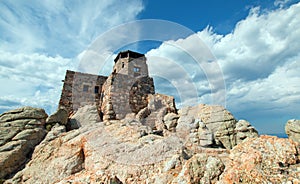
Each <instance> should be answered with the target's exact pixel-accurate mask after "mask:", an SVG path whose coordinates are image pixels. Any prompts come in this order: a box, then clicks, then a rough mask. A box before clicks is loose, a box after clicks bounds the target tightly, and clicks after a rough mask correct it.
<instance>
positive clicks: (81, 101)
mask: <svg viewBox="0 0 300 184" xmlns="http://www.w3.org/2000/svg"><path fill="white" fill-rule="evenodd" d="M114 62H115V64H114V67H113V71H112V73H111V74H110V75H109V76H108V77H107V76H99V75H91V74H85V73H80V72H74V71H69V70H67V73H66V76H65V80H64V81H63V82H64V86H63V90H62V94H61V99H60V102H59V106H60V107H64V108H66V109H67V110H68V111H69V112H73V111H76V110H77V109H78V108H79V107H82V106H84V105H87V104H96V105H97V107H98V112H99V114H100V117H101V118H102V119H103V120H110V119H122V118H124V117H125V116H126V114H128V113H137V112H139V111H140V110H141V109H143V108H145V107H146V106H147V105H148V100H147V97H148V95H149V94H154V93H155V90H154V82H153V78H151V77H149V76H148V66H147V63H146V57H145V55H144V54H140V53H137V52H133V51H129V50H128V51H124V52H120V53H119V54H118V55H117V57H116V58H115V59H114Z"/></svg>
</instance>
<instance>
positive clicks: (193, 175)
mask: <svg viewBox="0 0 300 184" xmlns="http://www.w3.org/2000/svg"><path fill="white" fill-rule="evenodd" d="M224 168H225V165H224V164H223V162H222V161H221V159H219V158H217V157H213V156H208V155H206V154H196V155H194V156H193V157H192V158H191V159H189V160H188V161H187V162H186V163H185V164H184V165H183V168H182V170H181V171H180V173H179V175H178V177H177V178H175V179H174V181H173V182H175V183H216V181H218V180H219V176H220V175H221V174H222V172H223V170H224Z"/></svg>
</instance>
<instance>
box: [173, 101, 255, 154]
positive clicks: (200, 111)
mask: <svg viewBox="0 0 300 184" xmlns="http://www.w3.org/2000/svg"><path fill="white" fill-rule="evenodd" d="M179 116H180V118H179V119H178V125H177V127H176V131H177V132H178V134H179V136H180V137H182V138H183V137H186V136H187V134H190V142H191V143H192V144H193V143H198V144H200V145H201V146H213V147H225V148H226V149H231V148H233V147H234V146H235V145H237V144H238V143H240V142H241V141H242V140H244V139H246V138H247V137H258V134H257V131H256V130H255V129H254V128H253V127H252V126H251V125H250V123H249V122H246V121H239V122H237V120H236V119H235V118H234V117H233V115H232V114H231V113H230V112H229V111H227V110H226V109H225V108H224V107H222V106H216V105H205V104H200V105H198V106H194V107H185V108H183V109H181V110H180V111H179ZM199 123H200V124H201V127H200V128H199ZM211 137H212V138H211Z"/></svg>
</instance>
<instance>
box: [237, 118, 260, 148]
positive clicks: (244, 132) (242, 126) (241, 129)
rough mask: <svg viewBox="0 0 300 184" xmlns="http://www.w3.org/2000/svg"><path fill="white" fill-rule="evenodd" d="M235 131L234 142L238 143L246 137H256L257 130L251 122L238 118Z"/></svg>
mask: <svg viewBox="0 0 300 184" xmlns="http://www.w3.org/2000/svg"><path fill="white" fill-rule="evenodd" d="M235 132H236V144H240V143H241V142H243V141H244V140H245V139H246V138H255V137H258V132H257V130H255V128H254V127H253V126H251V124H250V123H249V122H248V121H246V120H239V121H238V122H237V124H236V127H235Z"/></svg>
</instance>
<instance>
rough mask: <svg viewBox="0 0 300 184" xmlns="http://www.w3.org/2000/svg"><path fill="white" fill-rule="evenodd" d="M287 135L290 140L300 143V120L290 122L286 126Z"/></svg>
mask: <svg viewBox="0 0 300 184" xmlns="http://www.w3.org/2000/svg"><path fill="white" fill-rule="evenodd" d="M285 133H286V134H287V135H288V137H289V138H290V139H292V140H293V141H296V142H299V143H300V120H295V119H291V120H288V121H287V123H286V125H285Z"/></svg>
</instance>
